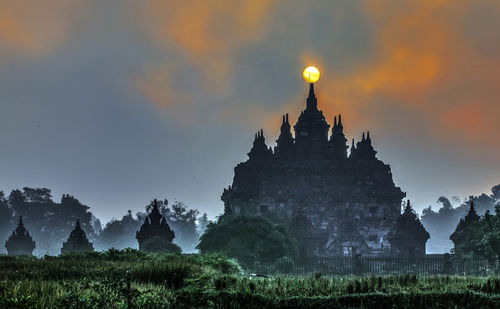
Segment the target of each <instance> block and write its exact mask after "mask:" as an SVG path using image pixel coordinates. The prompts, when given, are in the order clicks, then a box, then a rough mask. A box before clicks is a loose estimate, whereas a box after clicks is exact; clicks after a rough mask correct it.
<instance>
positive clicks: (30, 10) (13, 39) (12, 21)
mask: <svg viewBox="0 0 500 309" xmlns="http://www.w3.org/2000/svg"><path fill="white" fill-rule="evenodd" d="M85 12H86V7H85V6H84V2H83V1H65V0H54V1H50V3H49V2H46V1H35V0H33V1H0V42H1V44H2V45H3V50H4V51H5V50H11V51H13V52H18V51H22V52H27V53H31V54H35V53H42V54H43V53H46V52H49V51H51V50H53V49H54V48H56V47H57V46H59V44H61V42H63V40H64V39H66V38H67V37H68V35H69V32H70V29H71V27H72V26H74V24H75V21H76V20H78V19H79V17H81V16H82V14H83V13H85Z"/></svg>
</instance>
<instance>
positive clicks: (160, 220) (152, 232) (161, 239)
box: [136, 199, 180, 252]
mask: <svg viewBox="0 0 500 309" xmlns="http://www.w3.org/2000/svg"><path fill="white" fill-rule="evenodd" d="M174 237H175V233H174V231H172V230H171V229H170V226H169V225H168V223H167V220H165V217H163V216H162V214H161V213H160V209H159V207H158V201H157V200H156V199H155V200H154V202H153V208H152V209H151V212H150V213H149V214H148V215H147V216H146V219H145V220H144V223H143V224H142V226H141V228H140V229H139V231H137V233H136V239H137V241H138V242H139V250H143V251H150V252H157V251H180V248H178V247H177V246H176V245H175V244H172V240H173V239H174Z"/></svg>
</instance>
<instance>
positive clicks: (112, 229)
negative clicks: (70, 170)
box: [0, 187, 209, 255]
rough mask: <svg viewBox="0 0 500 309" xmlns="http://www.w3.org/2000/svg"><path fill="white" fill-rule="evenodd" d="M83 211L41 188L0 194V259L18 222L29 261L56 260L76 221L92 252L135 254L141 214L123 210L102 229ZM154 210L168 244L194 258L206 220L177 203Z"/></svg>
mask: <svg viewBox="0 0 500 309" xmlns="http://www.w3.org/2000/svg"><path fill="white" fill-rule="evenodd" d="M150 205H151V203H150V204H149V205H147V206H146V209H149V207H150ZM89 209H90V207H89V206H87V205H84V204H82V203H81V202H80V201H79V200H78V199H77V198H75V197H74V196H71V195H68V194H64V195H63V196H62V197H61V200H60V202H56V201H54V200H53V197H52V194H51V190H50V189H47V188H28V187H25V188H23V189H22V190H18V189H16V190H12V191H11V192H10V194H9V195H8V196H7V195H6V194H5V193H4V192H2V191H0V253H6V250H5V247H4V244H5V241H6V240H7V239H8V237H9V236H10V234H11V233H12V231H13V229H14V228H15V227H16V225H17V222H18V217H19V216H23V221H24V224H25V226H26V228H27V229H28V231H29V232H30V234H31V235H32V237H33V239H34V241H35V242H36V248H35V251H34V254H35V255H44V254H48V255H57V254H59V253H60V249H61V247H62V243H63V242H64V241H66V239H67V237H68V235H69V233H70V232H71V230H72V229H73V228H74V224H75V220H76V219H79V220H80V225H81V227H82V229H83V230H84V231H85V233H86V234H87V237H88V238H89V240H91V241H92V242H93V243H94V248H95V249H96V250H106V249H109V248H116V249H124V248H129V247H130V248H138V245H137V240H136V239H135V233H136V231H137V230H138V229H139V227H140V226H141V224H142V222H143V220H144V217H145V213H143V212H137V213H136V214H135V215H133V214H132V212H131V211H130V210H129V211H128V213H127V214H125V215H124V216H123V217H122V218H121V219H120V220H112V221H110V222H108V223H107V224H106V225H104V226H102V225H101V222H100V221H99V219H98V218H96V217H95V216H94V215H93V214H92V212H91V211H90V210H89ZM160 209H161V212H162V214H163V215H164V216H165V218H166V219H167V222H168V224H169V225H170V227H171V228H172V230H173V231H174V232H175V238H174V243H176V244H177V245H179V246H180V247H181V248H182V250H183V252H186V253H189V252H194V251H195V246H196V245H197V244H198V241H199V237H200V235H201V234H202V233H203V231H204V230H205V228H206V226H207V225H208V223H209V221H208V218H207V215H206V214H205V213H204V214H202V215H200V213H199V211H198V210H196V209H189V208H188V207H187V206H186V205H185V204H184V203H182V202H178V201H176V202H174V203H172V204H171V205H170V204H169V202H168V200H166V199H164V200H163V201H161V208H160Z"/></svg>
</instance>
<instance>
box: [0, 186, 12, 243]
mask: <svg viewBox="0 0 500 309" xmlns="http://www.w3.org/2000/svg"><path fill="white" fill-rule="evenodd" d="M13 215H14V213H13V211H12V208H11V207H9V204H8V203H7V200H6V199H5V195H4V193H3V191H0V243H2V244H4V243H5V241H6V240H7V238H8V237H9V235H10V233H11V232H12V230H13V229H14V227H15V225H14V222H13V221H12V216H13ZM0 252H6V251H5V248H4V247H3V246H0Z"/></svg>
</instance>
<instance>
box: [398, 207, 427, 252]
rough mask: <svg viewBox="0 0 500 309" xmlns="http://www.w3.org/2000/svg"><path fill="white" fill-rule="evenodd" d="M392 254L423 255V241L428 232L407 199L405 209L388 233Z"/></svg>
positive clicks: (424, 241) (425, 239) (425, 240)
mask: <svg viewBox="0 0 500 309" xmlns="http://www.w3.org/2000/svg"><path fill="white" fill-rule="evenodd" d="M388 238H389V242H390V243H391V251H392V255H396V256H423V255H425V243H426V242H427V240H428V239H429V238H430V235H429V233H428V232H427V231H426V230H425V228H424V226H423V225H422V223H421V222H420V220H419V219H418V217H417V215H416V214H415V213H414V212H413V208H412V207H411V205H410V201H409V200H408V202H407V204H406V208H405V211H404V212H403V214H402V215H401V216H400V217H399V218H398V220H397V221H396V224H395V225H394V227H393V229H392V230H391V232H390V233H389V237H388Z"/></svg>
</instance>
